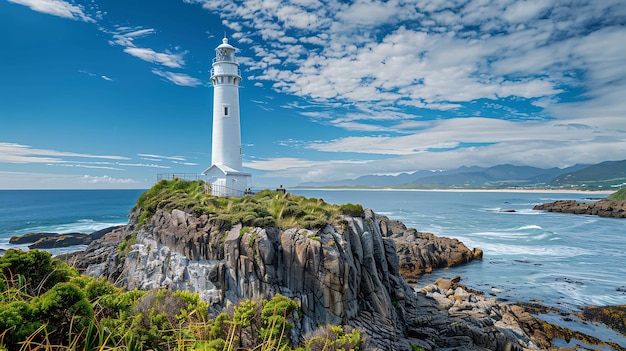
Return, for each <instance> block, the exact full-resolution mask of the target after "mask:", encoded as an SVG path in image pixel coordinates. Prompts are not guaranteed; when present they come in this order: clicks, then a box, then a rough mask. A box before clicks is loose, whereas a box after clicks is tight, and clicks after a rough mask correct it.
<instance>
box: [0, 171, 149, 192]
mask: <svg viewBox="0 0 626 351" xmlns="http://www.w3.org/2000/svg"><path fill="white" fill-rule="evenodd" d="M150 185H151V184H148V183H147V182H140V181H137V180H134V179H132V178H115V177H111V176H108V175H104V176H91V175H74V174H56V173H35V172H5V171H0V189H112V188H118V189H137V188H148V187H149V186H150Z"/></svg>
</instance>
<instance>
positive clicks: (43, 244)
mask: <svg viewBox="0 0 626 351" xmlns="http://www.w3.org/2000/svg"><path fill="white" fill-rule="evenodd" d="M120 227H121V226H112V227H108V228H104V229H101V230H98V231H95V232H93V233H90V234H87V233H64V234H60V233H48V232H41V233H27V234H24V235H20V236H14V237H11V239H9V244H14V245H18V244H29V245H28V248H29V249H52V248H59V247H69V246H74V245H89V244H90V243H91V242H92V241H93V240H96V239H100V238H101V237H102V236H104V235H105V234H107V233H109V232H111V231H113V230H114V229H116V228H120Z"/></svg>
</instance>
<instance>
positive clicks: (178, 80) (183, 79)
mask: <svg viewBox="0 0 626 351" xmlns="http://www.w3.org/2000/svg"><path fill="white" fill-rule="evenodd" d="M152 73H154V74H156V75H157V76H159V77H163V78H165V79H166V80H168V81H170V82H172V83H174V84H176V85H180V86H184V87H195V86H198V85H201V84H202V81H201V80H200V79H198V78H194V77H192V76H189V75H187V74H184V73H175V72H168V71H162V70H158V69H153V70H152Z"/></svg>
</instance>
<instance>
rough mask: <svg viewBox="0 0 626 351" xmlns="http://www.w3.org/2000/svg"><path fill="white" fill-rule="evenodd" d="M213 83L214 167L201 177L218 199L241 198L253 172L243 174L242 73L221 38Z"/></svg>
mask: <svg viewBox="0 0 626 351" xmlns="http://www.w3.org/2000/svg"><path fill="white" fill-rule="evenodd" d="M211 82H212V83H213V88H214V90H213V141H212V153H211V167H209V168H207V169H206V170H205V171H204V172H202V174H204V175H206V176H207V177H208V178H209V182H210V183H211V193H212V194H213V195H217V196H242V195H243V194H244V193H245V191H246V189H248V186H249V185H248V183H249V182H250V178H251V175H250V173H244V172H243V166H242V150H241V127H240V120H239V82H241V72H240V71H239V64H238V63H237V61H236V60H235V48H234V47H233V46H232V45H230V44H228V39H227V38H224V39H222V44H220V45H219V46H218V47H217V48H216V49H215V58H214V59H213V67H212V68H211Z"/></svg>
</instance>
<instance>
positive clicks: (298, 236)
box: [75, 210, 538, 351]
mask: <svg viewBox="0 0 626 351" xmlns="http://www.w3.org/2000/svg"><path fill="white" fill-rule="evenodd" d="M138 217H139V213H133V214H131V221H130V223H129V225H128V226H127V227H126V228H124V229H119V230H114V231H113V232H111V233H110V234H107V235H105V236H104V237H103V238H101V239H99V240H97V241H96V242H94V243H92V244H91V245H90V246H89V247H88V249H87V250H86V252H84V253H83V254H82V255H79V256H78V257H76V260H75V264H76V265H77V266H82V267H84V268H85V269H86V273H87V274H90V275H92V276H107V277H109V279H111V280H112V281H115V282H117V283H118V284H119V285H121V286H124V287H126V288H128V289H133V288H139V289H152V288H156V287H163V286H167V287H169V288H170V289H184V290H189V291H195V292H198V293H199V294H200V296H201V297H202V299H204V300H205V301H208V302H210V303H211V304H212V307H213V309H214V311H219V310H220V309H222V308H225V307H227V306H229V305H232V304H236V303H238V302H239V301H242V300H245V299H255V300H258V299H261V298H269V297H271V296H272V295H274V294H276V293H281V294H283V295H285V296H288V297H290V298H293V299H295V300H296V301H298V303H299V306H300V309H301V312H302V318H301V319H300V321H299V324H298V325H297V326H296V328H295V329H294V332H295V333H296V334H298V335H303V334H305V333H307V332H310V331H313V330H314V329H315V328H316V327H317V326H318V325H320V324H326V323H331V324H347V325H351V326H353V327H356V328H359V329H360V330H361V331H362V333H363V334H364V335H365V338H366V345H365V349H367V350H386V351H393V350H411V349H412V345H415V346H419V347H422V348H424V349H425V350H460V349H463V350H523V349H536V348H538V346H537V345H538V343H536V342H534V341H533V339H532V337H529V336H528V335H527V334H526V332H525V331H524V329H523V328H521V327H519V325H518V324H516V323H517V322H516V321H517V316H516V315H515V314H514V313H513V314H511V313H509V311H504V312H497V313H496V312H494V311H496V307H494V306H495V302H493V303H492V302H490V303H492V304H493V306H492V305H489V306H487V305H485V303H482V302H479V301H476V302H475V301H473V300H471V298H469V297H468V299H466V300H467V301H465V300H463V299H464V298H465V297H464V295H463V296H461V295H459V296H461V297H460V298H459V299H460V300H461V301H465V302H467V303H469V304H474V305H476V307H471V310H475V309H476V312H475V313H473V314H467V313H465V314H463V315H460V314H459V313H461V312H462V311H467V310H468V308H469V307H467V306H468V305H467V304H461V305H459V306H456V310H454V309H453V307H455V304H454V303H452V306H448V305H449V304H448V303H445V304H442V303H441V302H440V301H438V300H437V297H436V296H435V295H433V292H432V291H431V292H430V293H431V296H428V293H427V292H426V293H416V292H415V291H414V290H413V289H412V288H411V287H410V286H409V285H408V284H407V283H406V282H405V281H404V279H403V277H402V276H401V274H400V273H401V270H406V271H407V272H410V273H411V275H412V274H416V273H417V272H419V271H424V270H427V269H430V268H428V267H432V264H435V265H441V266H448V265H450V264H453V263H458V262H467V261H469V260H470V259H472V258H475V257H476V256H478V254H477V253H478V251H476V250H469V249H468V248H466V247H465V246H464V245H462V244H461V243H460V242H458V241H455V240H452V239H445V240H444V241H441V240H443V239H442V238H437V237H435V236H434V235H432V234H428V235H427V233H419V232H417V231H415V230H412V229H407V228H406V227H405V226H404V225H402V224H401V223H399V222H397V221H391V220H389V219H388V218H386V217H383V216H377V215H376V214H375V213H374V212H372V211H371V210H366V211H365V216H364V217H350V216H343V218H342V219H340V220H337V221H335V222H334V223H332V224H328V225H327V226H326V227H325V228H324V229H323V230H314V231H312V230H306V229H288V230H285V231H281V230H278V229H275V228H258V227H257V228H251V227H245V228H242V227H241V225H237V226H234V227H232V228H230V229H228V230H226V229H225V228H224V225H223V224H224V223H220V222H219V221H210V220H209V218H208V217H207V216H206V215H202V216H200V217H196V216H194V215H191V214H189V213H185V212H183V211H180V210H172V211H171V213H170V212H166V211H163V210H158V211H157V212H156V214H155V215H154V216H153V217H152V220H151V222H150V224H149V225H147V226H145V227H143V228H135V219H136V218H138ZM122 239H125V242H124V243H123V244H122V245H121V246H120V245H119V244H120V243H121V240H122ZM116 243H117V244H116ZM121 248H123V249H121ZM398 248H400V249H401V250H404V253H402V254H401V255H400V257H404V259H400V257H399V256H398V254H397V253H396V252H397V251H398ZM413 255H414V256H413ZM409 256H411V257H410V258H409ZM403 265H404V266H403ZM403 267H405V268H403ZM416 267H419V268H416ZM455 299H456V297H455ZM498 308H500V309H503V307H498ZM451 311H452V312H451ZM481 311H482V312H481ZM463 313H464V312H463ZM505 316H506V317H505ZM296 336H297V335H296Z"/></svg>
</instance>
